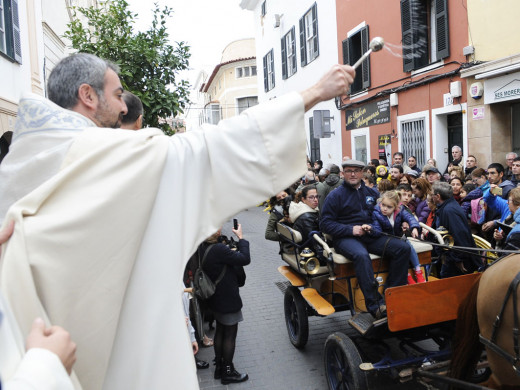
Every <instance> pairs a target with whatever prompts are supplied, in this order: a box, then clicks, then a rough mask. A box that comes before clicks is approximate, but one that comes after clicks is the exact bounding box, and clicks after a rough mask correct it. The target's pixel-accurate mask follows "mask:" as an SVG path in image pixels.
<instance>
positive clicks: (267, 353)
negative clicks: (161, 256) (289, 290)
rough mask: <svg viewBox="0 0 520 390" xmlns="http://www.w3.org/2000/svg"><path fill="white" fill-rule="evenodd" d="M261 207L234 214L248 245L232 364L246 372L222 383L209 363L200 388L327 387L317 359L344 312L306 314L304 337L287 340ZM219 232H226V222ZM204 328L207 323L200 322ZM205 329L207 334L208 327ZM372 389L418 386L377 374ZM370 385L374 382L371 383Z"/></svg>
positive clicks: (205, 353) (276, 261) (203, 354)
mask: <svg viewBox="0 0 520 390" xmlns="http://www.w3.org/2000/svg"><path fill="white" fill-rule="evenodd" d="M262 210H263V207H255V208H251V209H249V210H247V211H244V212H242V213H240V214H239V215H238V216H237V218H238V220H239V222H240V223H241V224H242V229H243V232H244V238H245V239H247V240H249V241H250V244H251V264H250V265H249V266H247V267H246V268H245V270H246V273H247V281H246V285H245V286H244V287H242V288H241V289H240V291H241V297H242V300H243V304H244V307H243V309H242V312H243V315H244V321H243V322H241V323H240V324H239V328H238V337H237V343H236V352H235V359H234V364H235V368H236V369H237V370H238V371H240V372H247V373H248V374H249V380H248V381H247V382H244V383H239V384H230V385H222V384H221V383H220V380H214V379H213V372H214V366H213V365H211V366H210V368H209V369H205V370H198V378H199V385H200V388H201V389H203V390H206V389H216V388H218V389H223V388H229V389H236V390H239V389H257V390H260V389H263V390H264V389H265V390H267V389H269V390H273V389H285V390H291V389H295V390H296V389H298V390H302V389H305V390H313V389H315V390H323V389H327V388H328V386H327V380H326V377H325V370H324V364H323V346H324V344H325V340H326V339H327V337H328V336H329V335H330V334H331V333H333V332H337V331H341V330H342V329H344V328H345V326H346V324H347V321H348V319H349V318H350V314H349V313H348V312H342V313H335V314H333V315H331V316H329V317H309V342H308V344H307V345H306V346H305V348H303V349H301V350H298V349H296V348H295V347H293V345H292V344H291V343H290V341H289V338H288V335H287V328H286V326H285V319H284V311H283V294H282V291H281V290H282V289H283V288H284V287H285V285H286V284H285V281H286V280H285V278H284V277H283V276H282V275H281V274H280V273H279V272H278V271H277V268H278V267H279V266H280V265H284V264H285V263H284V262H283V261H282V260H281V259H280V256H279V254H278V243H276V242H272V241H267V240H265V239H264V232H265V226H266V224H267V218H268V214H267V212H264V211H262ZM223 234H225V235H227V236H230V235H231V221H230V222H228V223H226V224H225V225H224V229H223ZM206 329H207V325H206ZM207 334H208V335H209V336H210V337H211V336H212V335H213V331H212V330H208V332H207ZM198 357H199V358H201V359H203V360H206V361H208V362H211V361H212V360H213V357H214V353H213V348H201V351H200V352H199V355H198ZM376 382H377V388H381V389H418V388H423V387H422V386H420V385H418V384H415V385H414V384H406V385H403V384H399V383H398V382H396V381H394V380H393V379H392V378H389V377H386V376H385V377H382V378H378V380H377V381H376ZM374 388H375V387H374Z"/></svg>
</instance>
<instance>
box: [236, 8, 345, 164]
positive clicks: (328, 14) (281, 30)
mask: <svg viewBox="0 0 520 390" xmlns="http://www.w3.org/2000/svg"><path fill="white" fill-rule="evenodd" d="M262 2H263V1H258V2H257V4H256V7H255V9H254V11H253V12H254V15H255V16H254V20H255V40H256V59H257V61H256V62H257V69H258V91H259V94H258V95H259V96H258V98H259V101H265V100H268V99H271V98H274V97H276V96H280V95H283V94H284V93H287V92H290V91H302V90H304V89H306V88H307V87H309V86H311V85H313V84H315V83H316V82H317V81H318V80H319V79H320V78H321V76H322V75H323V74H324V73H325V72H326V71H327V70H328V69H329V68H330V67H331V66H332V65H333V64H336V63H338V48H337V25H336V2H335V1H334V0H320V1H316V3H317V15H318V40H319V56H318V57H317V58H316V59H315V60H314V61H312V62H311V63H309V64H307V65H306V66H304V67H302V66H301V60H300V36H299V32H300V27H299V19H300V18H301V17H303V15H304V14H305V13H306V12H307V11H308V10H309V9H310V8H311V6H312V5H313V4H314V3H315V0H284V1H273V0H271V1H269V0H267V3H266V16H265V17H264V18H263V20H262V18H261V16H260V14H261V5H262ZM242 6H243V7H244V5H243V4H242ZM275 14H279V15H282V14H283V16H282V17H281V21H280V26H279V27H278V28H274V27H273V23H274V15H275ZM293 26H294V27H295V39H296V58H297V65H296V66H297V67H296V69H297V71H296V73H295V74H294V75H293V76H291V77H289V78H288V79H286V80H283V79H282V61H281V39H282V37H283V36H284V35H285V34H286V33H287V32H288V31H289V30H290V29H291V28H292V27H293ZM271 49H273V52H274V66H275V87H274V88H273V89H272V90H270V91H269V92H267V93H265V92H264V75H263V57H264V56H265V55H266V54H267V52H268V51H269V50H271ZM313 109H314V110H330V113H331V116H334V120H331V131H334V132H335V135H332V136H331V138H322V139H321V140H320V150H321V159H322V160H323V162H324V164H327V163H335V164H340V163H341V159H342V151H341V149H342V148H341V136H342V133H343V130H342V129H341V112H340V111H338V110H337V109H336V105H335V103H334V101H333V100H331V101H328V102H322V103H320V104H318V105H316V106H315V107H314V108H313ZM311 116H312V110H310V111H309V112H308V113H306V114H305V129H306V132H307V137H309V128H308V126H309V119H308V118H309V117H311Z"/></svg>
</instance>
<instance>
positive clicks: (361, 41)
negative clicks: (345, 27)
mask: <svg viewBox="0 0 520 390" xmlns="http://www.w3.org/2000/svg"><path fill="white" fill-rule="evenodd" d="M342 46H343V63H344V64H349V65H354V64H355V63H356V61H357V60H359V59H360V58H361V56H362V55H363V54H364V53H365V52H366V51H367V50H368V46H369V40H368V26H365V27H363V28H362V29H361V30H359V31H357V32H355V33H354V34H351V35H350V36H349V37H348V38H347V39H345V40H344V41H343V42H342ZM368 87H370V57H368V58H367V59H366V60H364V61H363V62H362V64H361V68H360V70H359V69H358V71H357V72H356V77H355V78H354V82H353V83H352V85H351V86H350V93H351V94H354V93H358V92H360V91H363V90H365V89H367V88H368Z"/></svg>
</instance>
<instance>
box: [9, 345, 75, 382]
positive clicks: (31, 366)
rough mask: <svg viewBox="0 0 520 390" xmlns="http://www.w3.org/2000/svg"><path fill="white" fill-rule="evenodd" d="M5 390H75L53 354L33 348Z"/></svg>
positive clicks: (63, 368)
mask: <svg viewBox="0 0 520 390" xmlns="http://www.w3.org/2000/svg"><path fill="white" fill-rule="evenodd" d="M2 388H3V389H4V390H74V386H73V385H72V381H71V380H70V376H69V375H68V374H67V371H66V370H65V367H64V366H63V364H62V363H61V361H60V359H59V358H58V356H57V355H56V354H54V353H53V352H51V351H49V350H46V349H42V348H31V349H30V350H29V351H27V353H26V354H25V356H24V358H23V359H22V362H21V363H20V366H19V367H18V370H17V371H16V373H15V375H14V376H13V377H12V378H11V379H10V380H8V381H7V382H6V383H4V384H3V386H2Z"/></svg>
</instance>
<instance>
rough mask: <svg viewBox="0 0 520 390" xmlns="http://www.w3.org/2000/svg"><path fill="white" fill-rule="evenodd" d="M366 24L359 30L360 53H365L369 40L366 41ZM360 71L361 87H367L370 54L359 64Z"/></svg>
mask: <svg viewBox="0 0 520 390" xmlns="http://www.w3.org/2000/svg"><path fill="white" fill-rule="evenodd" d="M368 36H369V35H368V26H365V28H363V29H362V30H361V50H362V54H365V53H366V52H367V51H368V47H369V45H370V42H369V41H368ZM361 72H362V76H361V77H362V86H361V88H362V89H367V88H369V87H370V56H368V57H367V58H366V59H365V60H364V61H363V63H362V64H361Z"/></svg>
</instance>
